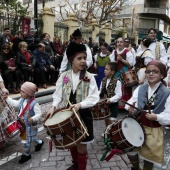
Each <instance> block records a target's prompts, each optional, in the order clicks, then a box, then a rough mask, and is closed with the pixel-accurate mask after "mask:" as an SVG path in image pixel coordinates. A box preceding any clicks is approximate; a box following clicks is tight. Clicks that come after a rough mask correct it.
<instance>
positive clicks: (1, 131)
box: [0, 91, 18, 148]
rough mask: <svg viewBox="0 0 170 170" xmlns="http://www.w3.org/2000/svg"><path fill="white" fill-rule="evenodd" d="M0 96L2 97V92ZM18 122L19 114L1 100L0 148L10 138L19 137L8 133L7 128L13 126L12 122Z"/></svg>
mask: <svg viewBox="0 0 170 170" xmlns="http://www.w3.org/2000/svg"><path fill="white" fill-rule="evenodd" d="M0 96H2V92H1V91H0ZM15 120H17V114H16V113H15V109H14V107H12V106H11V105H10V104H9V103H7V102H6V101H4V100H2V99H0V148H1V147H3V146H4V144H5V143H6V141H7V139H8V138H9V137H13V136H14V135H17V133H16V132H15V133H13V135H12V133H10V134H11V135H10V134H9V133H8V132H7V131H6V128H7V127H9V128H10V126H12V124H13V123H12V122H15ZM11 123H12V124H11ZM17 132H18V131H17Z"/></svg>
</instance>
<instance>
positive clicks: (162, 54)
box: [137, 42, 168, 65]
mask: <svg viewBox="0 0 170 170" xmlns="http://www.w3.org/2000/svg"><path fill="white" fill-rule="evenodd" d="M159 43H160V42H159ZM149 49H150V50H151V51H152V54H153V57H154V58H153V59H154V60H156V55H155V50H156V42H152V43H151V44H150V46H149ZM141 50H142V48H141V45H140V46H139V47H138V49H137V53H138V52H139V51H141ZM167 60H168V56H167V54H166V50H165V47H164V45H163V44H162V43H160V61H161V62H162V63H163V64H165V65H166V64H167Z"/></svg>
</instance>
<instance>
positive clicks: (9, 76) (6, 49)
mask: <svg viewBox="0 0 170 170" xmlns="http://www.w3.org/2000/svg"><path fill="white" fill-rule="evenodd" d="M0 69H1V72H2V77H3V79H4V84H5V87H6V88H7V89H8V85H9V86H10V88H11V92H12V93H14V94H15V93H19V92H20V72H19V70H18V69H17V67H16V64H15V56H14V54H13V53H12V51H11V48H10V45H9V44H8V43H5V44H4V45H3V46H2V50H1V54H0ZM15 81H16V84H15V85H14V82H15Z"/></svg>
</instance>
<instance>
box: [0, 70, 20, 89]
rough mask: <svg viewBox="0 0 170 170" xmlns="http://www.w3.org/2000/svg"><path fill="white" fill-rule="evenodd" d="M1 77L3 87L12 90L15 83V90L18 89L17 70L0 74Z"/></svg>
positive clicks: (18, 73)
mask: <svg viewBox="0 0 170 170" xmlns="http://www.w3.org/2000/svg"><path fill="white" fill-rule="evenodd" d="M2 77H3V79H4V84H5V87H6V88H8V86H9V85H10V88H12V89H13V88H14V81H15V82H16V88H20V82H21V76H20V72H19V70H16V71H9V72H8V73H5V74H4V73H2Z"/></svg>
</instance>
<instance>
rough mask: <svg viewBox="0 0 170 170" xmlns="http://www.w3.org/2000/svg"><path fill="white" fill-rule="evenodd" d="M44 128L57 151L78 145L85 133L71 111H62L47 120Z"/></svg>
mask: <svg viewBox="0 0 170 170" xmlns="http://www.w3.org/2000/svg"><path fill="white" fill-rule="evenodd" d="M44 127H45V128H46V129H47V133H48V134H49V135H50V136H51V139H52V141H53V143H54V144H55V147H56V148H57V149H70V148H71V147H73V146H76V145H77V144H78V143H80V142H81V141H82V140H83V139H84V138H85V137H86V133H85V131H84V129H83V127H82V126H81V124H80V122H79V120H78V119H77V117H76V115H75V114H74V113H73V112H72V111H71V110H63V111H59V112H57V113H55V114H54V115H53V117H52V118H48V119H47V120H46V121H45V123H44Z"/></svg>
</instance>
